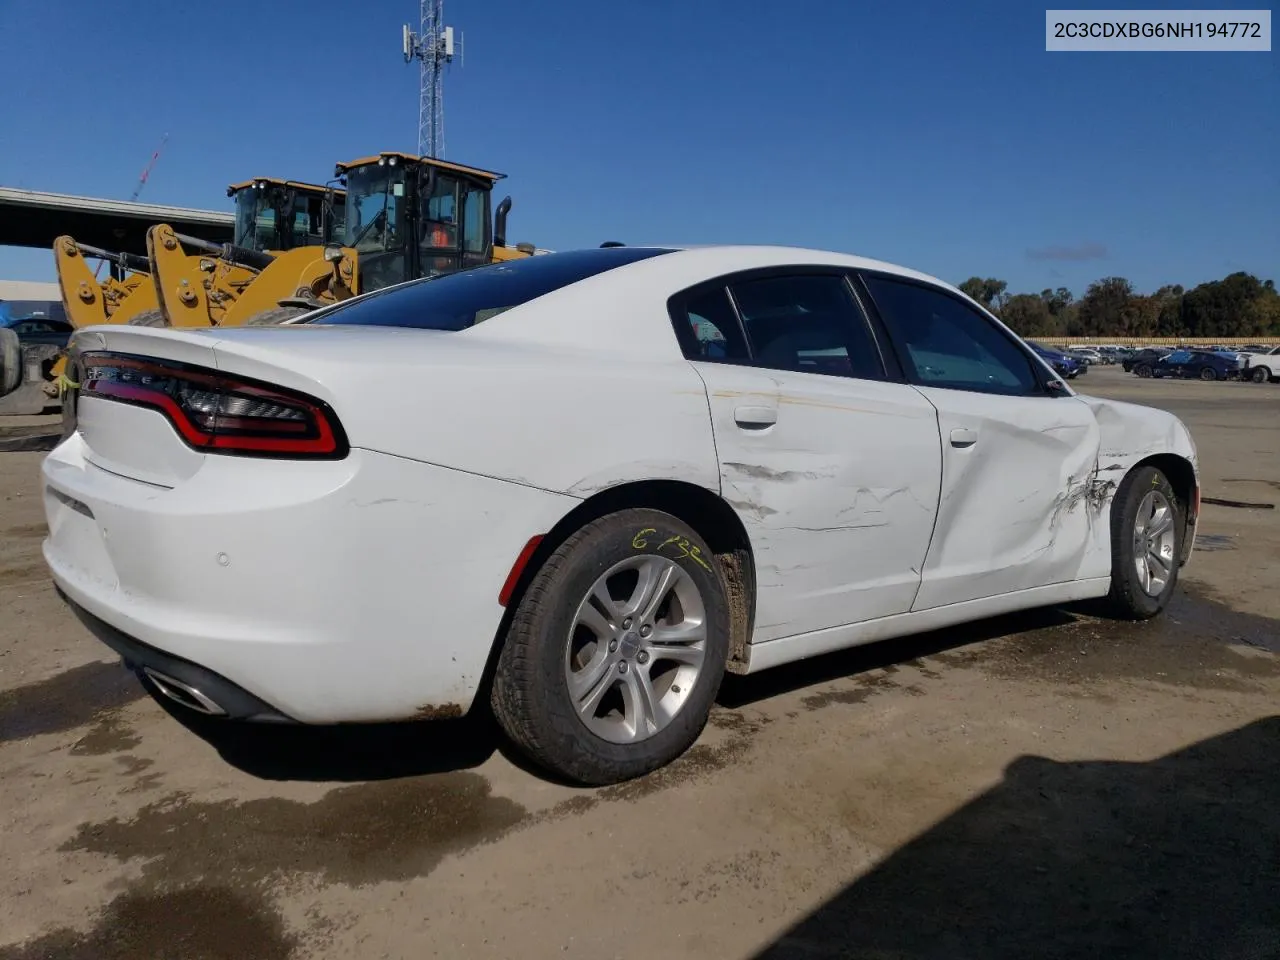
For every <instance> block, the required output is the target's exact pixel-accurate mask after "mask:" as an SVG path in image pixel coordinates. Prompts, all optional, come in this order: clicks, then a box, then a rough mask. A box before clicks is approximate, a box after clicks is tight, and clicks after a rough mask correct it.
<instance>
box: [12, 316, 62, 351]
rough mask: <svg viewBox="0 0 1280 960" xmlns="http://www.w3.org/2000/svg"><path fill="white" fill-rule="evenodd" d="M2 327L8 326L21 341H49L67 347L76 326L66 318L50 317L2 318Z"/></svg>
mask: <svg viewBox="0 0 1280 960" xmlns="http://www.w3.org/2000/svg"><path fill="white" fill-rule="evenodd" d="M0 327H6V328H8V329H10V330H12V331H13V332H14V333H16V334H17V335H18V342H19V343H48V344H53V345H54V346H58V347H65V346H66V345H67V341H68V340H69V339H70V338H71V334H72V332H73V331H74V330H75V327H73V326H71V324H69V323H67V322H66V321H65V320H54V319H52V318H50V317H6V318H0Z"/></svg>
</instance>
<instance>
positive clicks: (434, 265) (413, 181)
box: [335, 153, 503, 291]
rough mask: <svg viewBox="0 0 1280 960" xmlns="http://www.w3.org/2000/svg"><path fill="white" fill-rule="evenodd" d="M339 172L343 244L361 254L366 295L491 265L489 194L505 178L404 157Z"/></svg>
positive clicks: (389, 155) (372, 159) (339, 168)
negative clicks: (342, 185) (343, 205)
mask: <svg viewBox="0 0 1280 960" xmlns="http://www.w3.org/2000/svg"><path fill="white" fill-rule="evenodd" d="M335 173H336V175H337V176H338V177H342V178H345V186H346V238H345V241H344V245H345V246H348V247H353V248H354V249H355V250H356V253H357V255H358V256H359V260H360V280H361V283H360V287H361V290H362V291H369V290H377V289H380V288H382V287H387V286H390V285H392V284H395V283H402V282H404V281H406V280H415V279H418V278H419V277H430V276H436V275H439V274H444V273H453V272H455V271H457V270H464V269H467V268H468V267H474V266H480V265H481V264H485V263H489V262H490V261H491V260H492V256H493V254H492V247H493V226H492V220H491V216H490V196H491V194H492V192H493V185H494V183H495V182H497V181H498V180H499V179H501V178H502V177H503V174H500V173H492V172H490V171H487V170H480V169H478V168H476V167H466V166H462V165H461V164H454V163H447V162H445V161H443V160H436V159H435V158H433V157H416V156H413V155H412V154H404V153H382V154H379V155H378V156H376V157H367V158H364V159H362V160H356V161H353V162H351V163H347V164H339V165H338V166H337V168H336V171H335Z"/></svg>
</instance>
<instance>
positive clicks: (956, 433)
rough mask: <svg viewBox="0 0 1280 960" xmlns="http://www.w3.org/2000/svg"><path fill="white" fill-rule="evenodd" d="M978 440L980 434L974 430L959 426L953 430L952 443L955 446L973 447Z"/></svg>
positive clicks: (962, 447)
mask: <svg viewBox="0 0 1280 960" xmlns="http://www.w3.org/2000/svg"><path fill="white" fill-rule="evenodd" d="M977 442H978V434H977V433H976V432H975V431H973V430H965V429H964V428H957V429H955V430H952V431H951V445H952V446H953V447H959V448H960V449H962V450H963V449H964V448H965V447H972V446H973V445H974V444H975V443H977Z"/></svg>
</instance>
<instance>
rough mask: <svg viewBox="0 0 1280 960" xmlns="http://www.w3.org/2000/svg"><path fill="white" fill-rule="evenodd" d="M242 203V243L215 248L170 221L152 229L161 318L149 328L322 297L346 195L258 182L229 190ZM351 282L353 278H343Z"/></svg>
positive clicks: (237, 316)
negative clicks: (325, 253)
mask: <svg viewBox="0 0 1280 960" xmlns="http://www.w3.org/2000/svg"><path fill="white" fill-rule="evenodd" d="M227 196H229V197H233V198H235V208H236V228H235V239H234V241H233V242H232V243H228V244H214V243H209V242H207V241H205V240H200V239H197V238H195V237H189V236H185V235H184V234H181V233H178V232H177V231H175V230H174V229H173V228H172V227H171V226H169V225H168V224H164V223H161V224H156V225H155V226H153V227H152V228H151V229H150V230H148V231H147V253H148V258H149V260H150V264H151V276H152V279H153V280H154V285H155V290H156V295H157V297H158V299H159V303H160V311H161V312H160V315H159V316H158V317H157V316H147V317H141V318H139V319H138V320H136V321H134V322H136V323H140V324H146V325H150V326H172V327H207V326H225V325H235V324H237V323H239V322H242V318H244V317H248V316H251V315H253V314H255V313H258V312H260V311H262V310H264V309H267V308H268V307H273V306H276V305H277V304H278V302H279V301H280V300H281V299H283V298H287V297H295V296H304V297H313V296H320V295H322V293H323V292H327V291H328V289H329V287H330V285H331V280H332V279H333V278H334V271H333V270H331V269H330V268H329V265H328V263H327V262H326V261H325V260H324V259H323V257H322V256H321V255H320V248H321V247H323V245H324V244H326V243H329V242H330V241H332V240H333V239H335V238H340V237H341V236H342V215H343V211H344V209H345V205H344V202H343V201H344V193H343V191H342V190H336V189H334V188H332V187H322V186H319V185H317V184H313V183H302V182H299V181H296V180H276V179H272V178H269V177H257V178H255V179H253V180H246V181H244V182H242V183H235V184H232V185H231V186H229V187H228V188H227ZM337 280H338V281H339V282H340V283H346V284H348V285H349V283H350V282H353V281H352V278H350V277H343V276H341V275H337Z"/></svg>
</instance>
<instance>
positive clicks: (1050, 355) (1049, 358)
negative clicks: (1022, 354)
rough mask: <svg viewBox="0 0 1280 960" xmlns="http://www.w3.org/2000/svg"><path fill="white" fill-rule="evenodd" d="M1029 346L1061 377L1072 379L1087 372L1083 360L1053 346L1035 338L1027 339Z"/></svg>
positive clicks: (1087, 366) (1087, 367) (1086, 366)
mask: <svg viewBox="0 0 1280 960" xmlns="http://www.w3.org/2000/svg"><path fill="white" fill-rule="evenodd" d="M1027 346H1029V347H1030V348H1031V349H1032V350H1033V351H1035V353H1036V354H1037V355H1039V356H1040V357H1042V358H1043V359H1044V360H1045V362H1047V363H1048V364H1049V366H1051V367H1053V369H1054V371H1055V372H1056V373H1057V374H1058V375H1059V376H1061V377H1065V378H1066V379H1067V380H1074V379H1075V378H1076V377H1078V376H1080V374H1082V373H1086V372H1088V369H1089V365H1088V364H1087V363H1085V362H1084V361H1083V360H1077V359H1076V358H1075V357H1072V356H1071V355H1069V354H1066V353H1063V352H1062V351H1061V350H1055V349H1053V347H1047V346H1045V345H1044V344H1043V343H1039V342H1038V341H1035V340H1028V341H1027Z"/></svg>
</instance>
